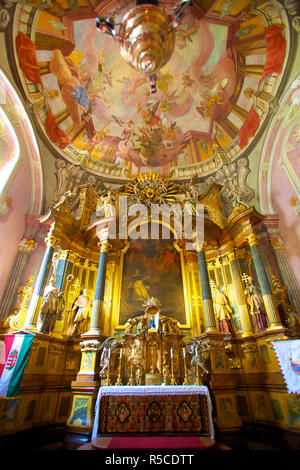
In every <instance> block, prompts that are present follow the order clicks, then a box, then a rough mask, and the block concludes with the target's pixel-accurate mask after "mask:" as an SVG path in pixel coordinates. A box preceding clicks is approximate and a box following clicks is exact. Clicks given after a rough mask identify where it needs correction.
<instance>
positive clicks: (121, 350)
mask: <svg viewBox="0 0 300 470" xmlns="http://www.w3.org/2000/svg"><path fill="white" fill-rule="evenodd" d="M122 354H123V349H122V348H121V349H120V359H121V358H122Z"/></svg>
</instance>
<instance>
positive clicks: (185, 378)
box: [182, 348, 188, 385]
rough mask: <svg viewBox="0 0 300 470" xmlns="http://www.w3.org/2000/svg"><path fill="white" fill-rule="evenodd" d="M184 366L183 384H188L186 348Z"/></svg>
mask: <svg viewBox="0 0 300 470" xmlns="http://www.w3.org/2000/svg"><path fill="white" fill-rule="evenodd" d="M182 352H183V366H184V381H183V384H182V385H188V377H187V370H186V359H185V349H184V348H183V351H182Z"/></svg>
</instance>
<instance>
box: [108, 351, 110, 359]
mask: <svg viewBox="0 0 300 470" xmlns="http://www.w3.org/2000/svg"><path fill="white" fill-rule="evenodd" d="M109 358H110V348H109V350H108V359H109Z"/></svg>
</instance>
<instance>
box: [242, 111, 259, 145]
mask: <svg viewBox="0 0 300 470" xmlns="http://www.w3.org/2000/svg"><path fill="white" fill-rule="evenodd" d="M258 127H259V117H258V114H257V112H256V111H255V109H254V108H253V106H252V108H251V109H250V111H249V114H248V116H247V118H246V120H245V121H244V123H243V125H242V127H241V128H240V131H239V136H240V147H241V148H244V147H246V145H247V143H248V139H249V138H250V137H253V136H254V135H255V133H256V131H257V129H258Z"/></svg>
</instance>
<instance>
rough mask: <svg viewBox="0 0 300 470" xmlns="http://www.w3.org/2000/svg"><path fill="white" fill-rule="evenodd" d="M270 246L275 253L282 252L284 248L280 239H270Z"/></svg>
mask: <svg viewBox="0 0 300 470" xmlns="http://www.w3.org/2000/svg"><path fill="white" fill-rule="evenodd" d="M269 241H270V244H271V246H272V248H274V250H275V251H284V250H285V246H284V243H283V241H282V239H281V238H270V240H269Z"/></svg>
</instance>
